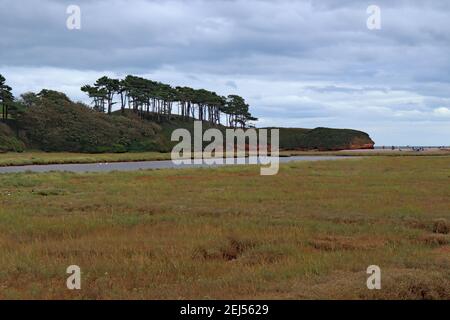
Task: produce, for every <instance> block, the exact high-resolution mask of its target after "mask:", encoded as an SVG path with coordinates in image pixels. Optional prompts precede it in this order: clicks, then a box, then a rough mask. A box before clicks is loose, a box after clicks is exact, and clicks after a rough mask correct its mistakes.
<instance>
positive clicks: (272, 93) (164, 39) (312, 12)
mask: <svg viewBox="0 0 450 320" xmlns="http://www.w3.org/2000/svg"><path fill="white" fill-rule="evenodd" d="M70 4H75V5H78V6H79V7H80V8H81V29H80V30H69V29H67V27H66V20H67V18H68V16H69V15H68V14H67V13H66V9H67V6H68V5H70ZM373 4H374V5H378V6H379V7H380V8H381V30H369V29H368V28H367V26H366V21H367V18H368V17H369V14H367V12H366V9H367V7H368V6H369V5H373ZM0 73H1V74H3V75H4V76H5V77H6V78H7V82H8V84H9V85H11V86H12V87H13V88H14V93H15V95H17V96H18V95H19V94H21V93H23V92H25V91H40V90H41V89H42V88H49V89H54V90H60V91H63V92H65V93H67V94H68V95H69V96H70V97H71V98H72V99H74V100H82V101H85V102H89V99H88V98H87V97H86V96H85V95H84V94H83V93H82V92H81V91H80V89H79V88H80V86H81V85H83V84H88V83H92V82H94V81H95V79H97V78H98V77H100V76H101V75H104V74H107V75H109V76H114V77H123V76H125V75H127V74H135V75H141V76H144V77H147V78H150V79H152V80H158V81H163V82H166V83H169V84H171V85H173V86H175V85H186V86H191V87H194V88H205V89H208V90H212V91H216V92H217V93H219V94H222V95H228V94H239V95H241V96H243V97H244V98H246V99H247V100H248V102H249V103H250V105H251V111H252V113H253V114H254V115H255V116H257V117H258V118H259V119H260V121H259V122H258V126H283V127H306V128H313V127H318V126H326V127H336V128H353V129H360V130H363V131H366V132H368V133H369V134H370V135H371V137H372V138H373V139H374V140H375V142H376V143H377V144H378V145H393V144H394V145H450V1H447V0H442V1H439V0H432V1H431V0H430V1H424V0H420V1H419V0H416V1H401V0H400V1H392V0H386V1H382V0H373V1H367V2H366V1H361V0H343V1H332V0H329V1H326V0H325V1H323V0H322V1H317V0H316V1H313V0H311V1H301V0H291V1H287V0H286V1H284V0H279V1H276V0H270V1H262V0H258V1H254V0H222V1H219V0H217V1H215V0H184V1H182V0H178V1H175V0H174V1H150V0H148V1H144V0H136V1H131V0H130V1H126V0H108V1H103V0H99V1H88V0H84V1H81V0H78V1H76V0H72V1H61V0H40V1H31V0H30V1H28V0H0Z"/></svg>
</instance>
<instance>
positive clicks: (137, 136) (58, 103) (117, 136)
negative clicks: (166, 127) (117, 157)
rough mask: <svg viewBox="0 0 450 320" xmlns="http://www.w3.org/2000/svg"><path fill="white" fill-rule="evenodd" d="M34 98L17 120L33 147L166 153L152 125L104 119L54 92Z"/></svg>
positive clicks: (118, 117)
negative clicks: (35, 100)
mask: <svg viewBox="0 0 450 320" xmlns="http://www.w3.org/2000/svg"><path fill="white" fill-rule="evenodd" d="M38 96H39V100H38V101H37V102H36V104H35V105H33V106H31V107H29V108H28V109H27V110H26V111H25V112H24V113H23V114H22V116H21V118H20V121H19V126H20V128H21V129H22V130H23V131H24V133H25V136H26V139H27V141H29V143H30V144H31V146H32V147H34V148H38V149H41V150H44V151H70V152H89V153H101V152H128V151H166V150H167V146H166V143H165V140H164V138H163V137H162V136H161V135H160V134H159V132H160V130H161V128H160V127H159V126H158V125H156V124H154V123H151V122H147V121H145V122H144V121H141V120H140V119H139V118H138V117H133V116H127V117H124V116H121V115H113V116H108V115H106V114H103V113H99V112H97V111H94V110H92V109H90V108H89V107H87V106H85V105H84V104H82V103H74V102H72V101H70V100H69V99H68V98H67V97H66V96H65V95H64V94H61V93H58V92H55V91H48V90H46V91H45V92H41V93H40V94H39V95H38Z"/></svg>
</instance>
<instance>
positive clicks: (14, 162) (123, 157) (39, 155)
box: [0, 151, 170, 167]
mask: <svg viewBox="0 0 450 320" xmlns="http://www.w3.org/2000/svg"><path fill="white" fill-rule="evenodd" d="M151 160H170V153H160V152H137V153H71V152H42V151H28V152H22V153H14V152H8V153H0V167H5V166H24V165H37V164H39V165H41V164H42V165H44V164H68V163H97V162H127V161H151Z"/></svg>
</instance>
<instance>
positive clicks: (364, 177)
mask: <svg viewBox="0 0 450 320" xmlns="http://www.w3.org/2000/svg"><path fill="white" fill-rule="evenodd" d="M449 180H450V167H449V161H448V157H368V158H364V159H349V160H344V161H321V162H311V163H307V162H297V163H288V164H284V165H282V166H281V168H280V172H279V174H278V175H276V176H260V175H259V168H257V167H254V166H246V167H238V166H235V167H234V166H233V167H222V168H215V169H205V168H204V169H186V170H157V171H136V172H111V173H90V174H73V173H61V172H60V173H57V172H54V173H46V174H35V173H20V174H3V175H0V298H9V299H22V298H31V299H45V298H49V299H56V298H58V299H116V298H117V299H132V298H136V299H144V298H146V299H191V298H199V299H211V298H230V299H247V298H249V299H253V298H261V299H284V298H286V299H304V298H307V299H314V298H331V299H343V298H349V299H372V298H375V299H378V298H379V299H397V298H400V299H428V298H430V299H432V298H434V299H449V298H450V292H449V289H450V283H449V279H450V254H449V252H450V243H449V241H450V239H449V237H450V235H449V234H448V226H449V219H450V211H449V208H450V183H449ZM72 264H76V265H79V266H80V267H81V270H82V289H81V290H80V291H69V290H68V289H67V288H66V277H67V276H68V275H67V274H66V273H65V271H66V268H67V267H68V266H69V265H72ZM373 264H375V265H378V266H380V267H381V270H382V289H381V290H376V291H370V290H368V289H367V287H366V279H367V277H368V275H367V274H366V273H365V272H366V269H367V267H368V266H369V265H373Z"/></svg>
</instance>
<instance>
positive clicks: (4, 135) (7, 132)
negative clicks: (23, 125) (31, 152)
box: [0, 123, 25, 152]
mask: <svg viewBox="0 0 450 320" xmlns="http://www.w3.org/2000/svg"><path fill="white" fill-rule="evenodd" d="M24 149H25V145H24V143H23V142H22V141H20V140H19V139H18V138H17V137H16V135H15V133H14V132H13V130H11V128H10V127H9V126H8V125H6V124H4V123H0V152H7V151H14V152H23V151H24Z"/></svg>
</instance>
